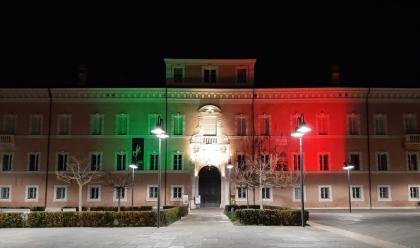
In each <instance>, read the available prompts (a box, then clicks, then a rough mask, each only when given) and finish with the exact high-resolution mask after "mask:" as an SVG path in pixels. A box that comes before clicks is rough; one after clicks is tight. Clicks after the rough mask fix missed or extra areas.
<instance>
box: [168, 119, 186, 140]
mask: <svg viewBox="0 0 420 248" xmlns="http://www.w3.org/2000/svg"><path fill="white" fill-rule="evenodd" d="M177 122H181V123H177ZM175 123H177V124H178V126H177V125H176V124H175ZM179 125H180V128H179ZM171 130H172V132H171V133H172V135H175V136H183V135H185V115H182V114H179V113H177V114H172V115H171Z"/></svg>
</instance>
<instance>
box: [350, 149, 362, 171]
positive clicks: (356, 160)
mask: <svg viewBox="0 0 420 248" xmlns="http://www.w3.org/2000/svg"><path fill="white" fill-rule="evenodd" d="M360 161H361V160H360V152H349V162H350V164H351V165H353V166H354V169H353V170H360Z"/></svg>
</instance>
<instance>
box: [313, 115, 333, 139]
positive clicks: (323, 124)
mask: <svg viewBox="0 0 420 248" xmlns="http://www.w3.org/2000/svg"><path fill="white" fill-rule="evenodd" d="M316 134H317V135H321V136H325V135H330V115H329V114H326V113H323V112H321V113H319V114H317V115H316Z"/></svg>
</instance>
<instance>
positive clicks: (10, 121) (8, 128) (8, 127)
mask: <svg viewBox="0 0 420 248" xmlns="http://www.w3.org/2000/svg"><path fill="white" fill-rule="evenodd" d="M16 119H17V117H16V115H15V114H6V115H4V116H3V133H4V134H16Z"/></svg>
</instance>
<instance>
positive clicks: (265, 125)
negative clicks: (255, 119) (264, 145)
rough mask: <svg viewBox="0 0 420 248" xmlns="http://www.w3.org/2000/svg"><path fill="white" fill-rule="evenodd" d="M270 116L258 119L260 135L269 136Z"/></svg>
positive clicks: (262, 116)
mask: <svg viewBox="0 0 420 248" xmlns="http://www.w3.org/2000/svg"><path fill="white" fill-rule="evenodd" d="M270 119H271V118H270V116H269V115H266V114H264V115H261V116H260V118H259V123H260V135H263V136H269V135H270Z"/></svg>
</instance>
